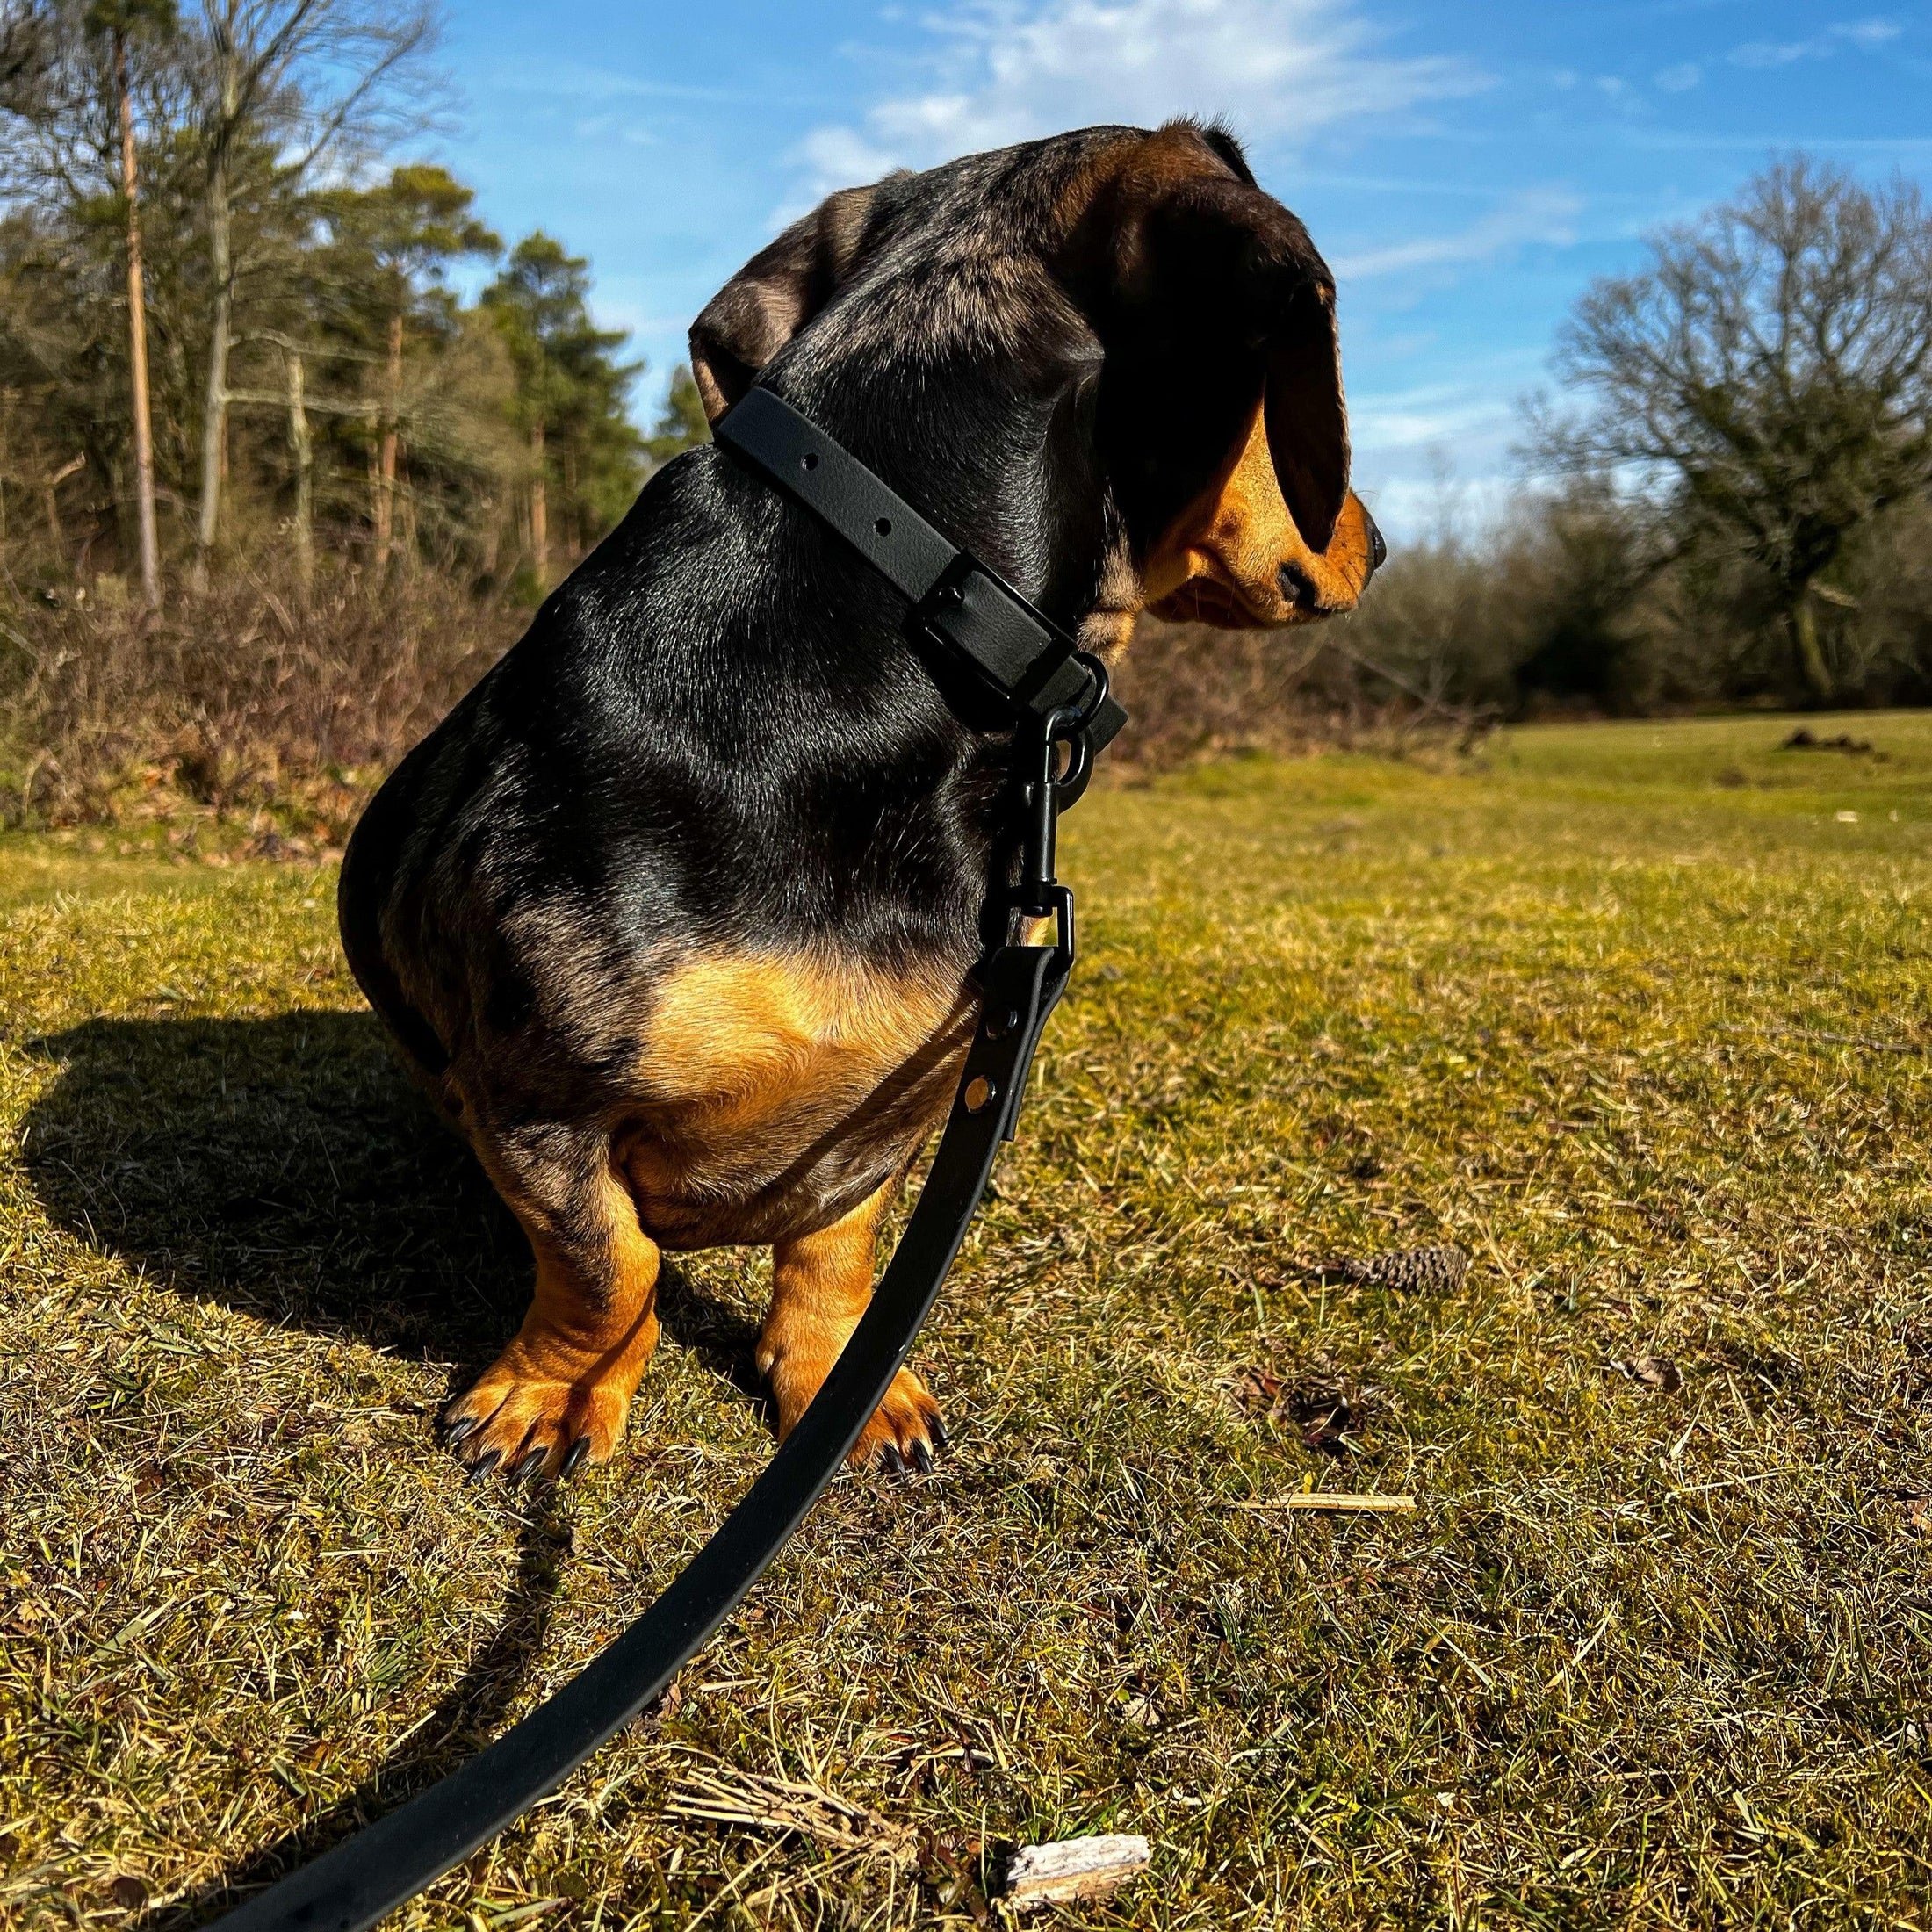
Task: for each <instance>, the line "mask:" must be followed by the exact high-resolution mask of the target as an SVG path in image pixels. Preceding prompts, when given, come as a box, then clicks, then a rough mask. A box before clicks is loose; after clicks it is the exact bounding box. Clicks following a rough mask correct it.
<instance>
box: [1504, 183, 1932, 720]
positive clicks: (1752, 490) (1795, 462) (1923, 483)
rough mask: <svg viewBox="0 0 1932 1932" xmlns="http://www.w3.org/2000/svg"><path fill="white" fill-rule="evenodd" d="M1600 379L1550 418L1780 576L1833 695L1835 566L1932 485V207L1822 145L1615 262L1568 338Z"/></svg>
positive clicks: (1557, 448) (1560, 442)
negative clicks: (1819, 153)
mask: <svg viewBox="0 0 1932 1932" xmlns="http://www.w3.org/2000/svg"><path fill="white" fill-rule="evenodd" d="M1556 366H1557V371H1558V374H1559V375H1560V376H1561V378H1564V380H1565V381H1566V382H1567V383H1568V384H1570V385H1572V386H1575V388H1576V389H1578V390H1581V391H1582V393H1584V394H1586V395H1587V396H1588V397H1589V398H1590V407H1588V408H1587V410H1586V411H1585V413H1583V414H1582V415H1580V416H1579V417H1577V418H1575V419H1574V420H1572V421H1570V422H1566V423H1561V424H1556V425H1551V424H1549V423H1547V422H1546V423H1545V424H1544V425H1543V433H1542V440H1543V443H1544V446H1545V449H1546V452H1547V453H1549V454H1551V455H1553V456H1554V457H1555V458H1557V459H1558V460H1559V461H1561V463H1562V464H1564V465H1567V466H1568V467H1570V468H1573V469H1576V470H1581V471H1586V472H1591V471H1593V472H1632V471H1634V472H1637V474H1638V475H1639V477H1640V478H1642V479H1647V481H1648V482H1650V483H1651V484H1652V485H1653V486H1654V487H1657V488H1659V489H1660V490H1661V491H1662V493H1663V494H1666V495H1668V496H1669V499H1670V500H1671V502H1672V505H1673V513H1674V515H1676V518H1677V520H1678V522H1679V525H1680V529H1681V530H1682V532H1683V537H1684V539H1685V544H1686V545H1687V544H1688V542H1689V541H1692V540H1695V538H1696V537H1698V536H1699V535H1708V534H1709V533H1711V532H1713V531H1715V532H1719V533H1721V534H1722V535H1724V536H1725V537H1727V538H1728V540H1729V541H1731V542H1732V543H1733V544H1735V545H1737V546H1738V547H1739V548H1740V549H1741V551H1742V552H1743V554H1744V555H1745V556H1746V557H1747V558H1748V559H1749V560H1750V562H1751V563H1752V564H1753V565H1754V566H1755V567H1756V568H1757V569H1758V570H1760V571H1761V572H1762V573H1763V575H1764V577H1765V579H1766V580H1767V581H1768V582H1769V584H1770V586H1771V587H1772V592H1773V597H1774V602H1775V603H1776V606H1777V613H1778V616H1779V619H1780V621H1781V623H1782V625H1783V627H1784V631H1785V634H1786V637H1787V638H1788V641H1789V645H1790V648H1791V656H1792V661H1793V666H1794V669H1795V671H1796V673H1797V674H1798V676H1799V679H1800V681H1802V684H1803V686H1804V688H1806V690H1807V691H1808V692H1809V694H1810V695H1811V696H1812V697H1813V699H1814V700H1816V701H1817V702H1820V703H1822V702H1824V701H1826V700H1827V699H1828V698H1829V697H1830V696H1831V695H1832V691H1833V679H1832V676H1831V673H1830V669H1829V667H1828V666H1827V662H1826V659H1825V654H1824V652H1823V649H1822V647H1821V645H1820V638H1819V631H1818V611H1817V600H1818V598H1819V597H1820V595H1827V594H1828V592H1829V589H1830V587H1829V585H1828V583H1827V582H1826V581H1823V580H1824V579H1825V575H1826V573H1827V572H1828V571H1829V570H1830V569H1831V566H1833V565H1834V563H1835V562H1836V561H1837V560H1838V559H1839V557H1840V556H1841V554H1842V552H1843V551H1844V548H1845V544H1846V542H1847V540H1848V538H1849V537H1851V535H1852V534H1853V533H1854V532H1855V531H1856V530H1858V529H1859V528H1860V527H1861V526H1862V525H1864V524H1865V523H1868V522H1869V521H1870V520H1871V518H1873V517H1875V516H1877V515H1878V514H1879V513H1880V512H1881V511H1883V510H1885V508H1888V507H1889V506H1891V505H1892V504H1894V503H1898V502H1900V501H1904V500H1906V499H1907V498H1910V497H1913V496H1914V495H1916V494H1920V493H1921V492H1922V491H1924V490H1925V489H1926V488H1927V487H1928V485H1932V213H1928V209H1927V207H1926V205H1925V201H1924V198H1923V197H1922V196H1921V193H1920V191H1919V190H1918V189H1917V187H1915V186H1914V185H1912V184H1908V183H1907V182H1905V181H1903V180H1895V181H1893V182H1892V184H1890V185H1889V186H1887V187H1885V188H1883V189H1878V190H1873V189H1870V188H1867V187H1865V186H1864V185H1862V184H1859V183H1858V182H1857V181H1856V180H1854V179H1853V178H1852V177H1850V176H1849V175H1847V174H1844V173H1842V172H1840V171H1839V170H1836V169H1830V168H1826V167H1822V166H1820V165H1819V164H1818V163H1816V162H1812V161H1808V160H1806V158H1804V157H1803V156H1798V157H1795V158H1793V159H1791V160H1788V161H1785V162H1779V163H1778V164H1777V165H1776V166H1774V167H1772V168H1771V169H1769V170H1768V171H1767V172H1766V173H1765V174H1763V175H1762V176H1760V177H1758V178H1757V179H1756V180H1755V181H1754V182H1752V183H1751V184H1749V185H1748V187H1747V188H1746V190H1745V191H1744V192H1743V194H1742V195H1741V197H1740V198H1739V199H1738V200H1737V201H1735V202H1734V203H1733V204H1731V205H1728V206H1726V207H1721V208H1719V209H1717V210H1715V211H1713V212H1712V213H1710V214H1709V215H1707V216H1705V218H1704V219H1702V220H1699V221H1698V222H1696V223H1694V224H1692V225H1691V226H1689V227H1681V228H1675V229H1672V230H1669V231H1668V232H1667V233H1665V234H1662V235H1660V236H1658V237H1657V238H1656V239H1655V240H1654V241H1653V242H1652V244H1651V263H1650V265H1649V267H1648V268H1647V269H1646V270H1644V271H1643V272H1642V273H1640V274H1638V275H1633V276H1630V277H1627V278H1617V279H1611V280H1605V281H1601V282H1598V283H1597V285H1595V286H1594V287H1592V288H1591V289H1590V292H1588V293H1587V294H1586V295H1585V296H1584V298H1583V299H1582V302H1581V303H1579V305H1578V306H1577V308H1576V311H1575V314H1574V316H1573V317H1572V318H1571V320H1570V321H1569V322H1568V325H1567V326H1566V328H1565V329H1564V331H1563V333H1562V335H1561V337H1560V338H1559V343H1558V353H1557V363H1556Z"/></svg>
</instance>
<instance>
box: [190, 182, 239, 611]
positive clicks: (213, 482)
mask: <svg viewBox="0 0 1932 1932" xmlns="http://www.w3.org/2000/svg"><path fill="white" fill-rule="evenodd" d="M230 212H231V211H230V209H229V205H228V163H227V156H226V155H222V156H220V157H218V158H217V159H216V160H215V161H214V162H213V163H212V164H211V165H210V167H209V169H208V193H207V213H208V267H209V272H210V274H211V276H212V278H213V283H214V306H213V309H212V311H211V312H210V314H209V317H208V387H207V393H206V396H205V399H204V401H203V404H202V411H201V515H200V518H199V520H198V523H197V524H196V526H195V560H194V568H193V572H192V574H191V579H190V580H191V582H192V584H193V585H194V588H196V589H197V590H205V589H206V588H208V560H209V558H210V557H211V555H212V554H213V551H214V540H215V534H216V532H217V530H219V528H220V516H221V476H222V472H223V470H224V468H225V467H226V465H225V463H224V460H223V459H224V458H225V457H226V455H227V429H228V333H229V328H230V325H231V323H232V321H233V317H234V256H233V255H232V253H231V250H230V246H229V231H228V223H229V216H230Z"/></svg>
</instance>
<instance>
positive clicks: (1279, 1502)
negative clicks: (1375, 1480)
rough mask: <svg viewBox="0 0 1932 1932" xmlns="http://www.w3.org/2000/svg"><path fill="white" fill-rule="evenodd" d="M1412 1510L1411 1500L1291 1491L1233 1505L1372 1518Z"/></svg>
mask: <svg viewBox="0 0 1932 1932" xmlns="http://www.w3.org/2000/svg"><path fill="white" fill-rule="evenodd" d="M1415 1506H1416V1499H1415V1497H1414V1496H1357V1495H1350V1494H1349V1493H1348V1492H1347V1491H1345V1490H1341V1489H1293V1490H1290V1491H1289V1493H1288V1494H1287V1496H1269V1497H1268V1498H1266V1499H1265V1501H1262V1502H1256V1503H1236V1504H1235V1508H1236V1509H1237V1510H1344V1511H1352V1512H1355V1513H1358V1514H1366V1515H1375V1516H1387V1515H1393V1514H1394V1513H1395V1512H1396V1511H1397V1510H1412V1509H1414V1508H1415Z"/></svg>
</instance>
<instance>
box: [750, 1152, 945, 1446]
mask: <svg viewBox="0 0 1932 1932" xmlns="http://www.w3.org/2000/svg"><path fill="white" fill-rule="evenodd" d="M896 1186H897V1181H896V1180H895V1181H894V1182H893V1183H891V1184H889V1185H888V1186H884V1187H882V1188H881V1189H880V1190H879V1191H878V1193H876V1194H874V1195H873V1196H872V1197H871V1198H870V1200H864V1201H861V1203H860V1204H859V1206H858V1207H856V1208H854V1209H853V1210H852V1212H851V1213H850V1214H849V1215H846V1216H845V1218H844V1219H843V1220H842V1221H836V1222H833V1224H832V1226H831V1227H829V1228H823V1229H819V1231H818V1233H816V1234H811V1235H801V1236H798V1238H797V1239H796V1240H793V1241H781V1242H780V1243H778V1244H777V1245H776V1247H775V1248H774V1250H773V1251H772V1296H771V1308H770V1309H769V1311H768V1313H767V1315H766V1316H765V1325H764V1328H763V1329H762V1330H761V1332H760V1334H759V1337H758V1366H759V1370H760V1372H761V1373H762V1374H764V1375H765V1376H767V1377H768V1378H769V1380H770V1382H771V1392H772V1399H773V1401H774V1402H776V1403H777V1405H778V1432H779V1434H780V1435H781V1436H789V1434H790V1433H791V1431H792V1430H793V1429H794V1428H795V1427H796V1426H797V1422H798V1418H799V1417H801V1416H803V1415H804V1412H805V1410H806V1409H808V1408H810V1407H811V1400H812V1397H813V1396H815V1395H817V1394H818V1389H819V1387H820V1385H821V1384H822V1383H823V1382H824V1381H825V1377H826V1376H827V1375H829V1374H830V1373H832V1366H833V1363H834V1362H836V1361H837V1360H838V1359H839V1356H840V1352H842V1351H843V1349H844V1347H845V1345H846V1343H847V1340H848V1339H849V1338H850V1337H851V1334H852V1331H853V1330H854V1329H855V1328H856V1327H858V1325H859V1318H860V1316H862V1315H863V1314H864V1313H865V1310H866V1304H867V1303H868V1302H869V1301H870V1300H871V1299H872V1264H873V1253H874V1249H875V1247H876V1243H877V1238H878V1230H879V1220H880V1217H881V1215H883V1213H884V1210H885V1207H886V1203H887V1202H888V1201H889V1200H890V1198H891V1196H892V1193H894V1191H895V1189H896ZM938 1416H939V1406H938V1404H937V1403H936V1402H934V1400H933V1398H932V1396H931V1395H928V1394H927V1393H926V1387H925V1385H924V1384H923V1383H922V1382H921V1381H919V1377H918V1376H916V1375H914V1374H913V1373H912V1372H911V1371H910V1370H908V1369H903V1368H902V1369H901V1370H900V1371H899V1373H898V1375H897V1376H896V1377H895V1378H894V1379H893V1382H892V1387H891V1388H890V1390H889V1391H888V1393H887V1395H886V1398H885V1401H884V1402H883V1403H882V1404H881V1405H880V1407H879V1409H878V1412H877V1413H876V1415H875V1416H874V1417H872V1419H871V1421H870V1422H869V1423H868V1424H866V1428H865V1432H864V1434H863V1435H861V1437H860V1438H859V1441H858V1445H857V1446H856V1447H855V1448H854V1451H853V1453H852V1460H854V1462H857V1463H865V1462H869V1461H871V1460H873V1459H874V1458H875V1457H876V1456H877V1455H878V1453H879V1452H880V1451H881V1450H883V1448H885V1447H886V1446H887V1445H890V1446H891V1447H893V1448H894V1449H896V1450H897V1451H898V1453H899V1454H900V1455H902V1456H904V1457H905V1458H906V1459H907V1460H911V1459H912V1456H913V1454H914V1445H919V1447H920V1448H923V1449H924V1450H925V1451H926V1453H931V1451H932V1448H933V1446H934V1424H935V1422H936V1420H937V1418H938Z"/></svg>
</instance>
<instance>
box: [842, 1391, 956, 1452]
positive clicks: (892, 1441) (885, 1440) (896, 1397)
mask: <svg viewBox="0 0 1932 1932" xmlns="http://www.w3.org/2000/svg"><path fill="white" fill-rule="evenodd" d="M947 1446H948V1442H947V1436H946V1424H944V1422H942V1421H941V1419H940V1413H939V1404H938V1403H937V1402H934V1400H933V1398H932V1395H930V1394H929V1393H928V1392H927V1389H926V1384H925V1383H924V1382H922V1381H920V1380H919V1377H918V1376H917V1375H915V1374H914V1373H912V1370H911V1369H909V1368H902V1369H901V1370H900V1371H899V1372H898V1374H897V1375H895V1376H894V1377H893V1378H892V1386H891V1388H889V1389H887V1390H886V1392H885V1400H884V1401H883V1402H881V1403H880V1404H879V1406H878V1408H877V1409H876V1410H875V1411H874V1413H873V1417H872V1420H871V1421H870V1422H869V1423H868V1424H866V1425H865V1431H864V1433H863V1434H862V1435H861V1436H860V1438H859V1439H858V1441H857V1442H856V1443H855V1444H854V1445H853V1449H852V1453H851V1454H850V1455H849V1456H848V1457H847V1459H846V1460H847V1461H848V1462H849V1463H850V1464H851V1465H852V1467H854V1469H868V1468H872V1467H878V1468H881V1469H883V1470H884V1471H885V1473H886V1474H888V1475H890V1476H896V1475H902V1474H905V1471H906V1470H908V1469H916V1470H917V1471H918V1472H919V1474H921V1475H922V1476H929V1475H931V1474H932V1473H933V1454H934V1451H935V1450H940V1449H944V1448H946V1447H947Z"/></svg>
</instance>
